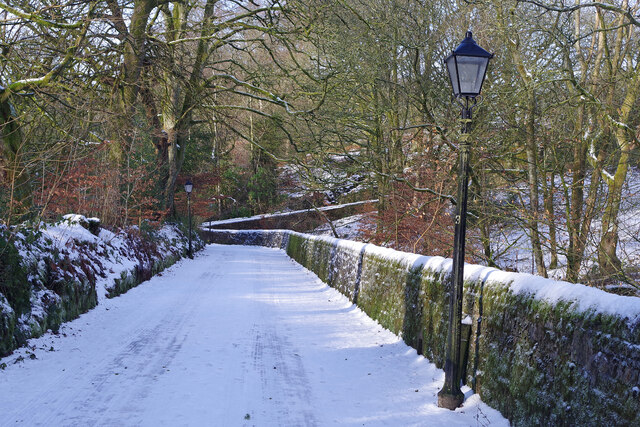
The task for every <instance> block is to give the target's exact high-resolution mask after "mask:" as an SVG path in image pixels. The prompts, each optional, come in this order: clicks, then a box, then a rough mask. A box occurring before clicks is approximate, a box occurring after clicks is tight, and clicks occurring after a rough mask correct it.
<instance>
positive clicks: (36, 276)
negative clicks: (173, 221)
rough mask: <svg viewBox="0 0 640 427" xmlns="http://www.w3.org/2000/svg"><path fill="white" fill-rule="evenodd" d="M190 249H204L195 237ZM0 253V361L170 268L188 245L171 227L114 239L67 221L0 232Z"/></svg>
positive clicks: (90, 225) (84, 223)
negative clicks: (64, 323)
mask: <svg viewBox="0 0 640 427" xmlns="http://www.w3.org/2000/svg"><path fill="white" fill-rule="evenodd" d="M194 243H195V244H194V248H195V249H199V248H201V247H202V246H203V244H202V241H201V240H200V239H199V238H198V237H197V236H194ZM0 246H2V247H3V248H4V249H5V250H4V251H2V252H0V253H1V254H2V259H0V267H2V266H6V268H0V270H2V271H0V273H2V274H9V276H8V277H0V280H3V281H4V282H5V283H4V286H3V288H2V289H3V292H5V293H6V295H2V294H1V293H0V324H1V325H0V354H6V353H7V352H10V351H11V350H12V349H13V348H15V347H16V346H19V345H22V344H23V343H25V342H26V340H27V339H28V338H30V337H33V336H39V335H41V334H42V333H44V332H45V331H46V330H47V329H52V330H54V331H56V330H57V329H58V328H59V327H60V324H61V323H62V322H65V321H67V320H70V319H73V318H75V317H78V315H80V314H81V313H83V312H86V311H87V310H89V309H91V308H93V307H94V306H95V305H96V304H98V303H99V302H100V301H102V300H104V299H105V298H108V297H113V296H116V295H118V294H121V293H123V292H126V291H127V290H128V289H129V288H131V287H132V286H135V285H137V284H138V283H140V282H141V281H144V280H147V279H149V278H150V277H151V276H152V275H153V274H155V273H157V272H158V271H160V270H162V269H164V268H165V267H167V266H168V265H171V264H173V263H174V262H175V261H176V260H178V259H179V258H181V257H182V256H184V255H185V254H186V251H187V246H188V240H187V237H186V236H185V235H184V234H183V233H182V232H181V231H180V230H179V229H178V228H177V226H174V225H165V226H163V227H162V228H160V229H158V230H154V229H151V228H145V229H144V230H140V229H139V228H138V227H131V228H129V229H126V230H118V231H116V232H113V231H109V230H106V229H103V228H101V227H100V220H99V219H97V218H86V217H84V216H82V215H76V214H69V215H65V216H64V217H63V219H62V221H59V222H57V223H54V224H45V223H41V224H38V226H37V227H36V228H31V229H30V228H25V227H23V228H21V229H20V230H16V229H8V228H6V227H0ZM12 254H13V255H12ZM7 272H9V273H7ZM7 307H8V308H9V309H7Z"/></svg>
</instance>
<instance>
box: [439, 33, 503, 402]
mask: <svg viewBox="0 0 640 427" xmlns="http://www.w3.org/2000/svg"><path fill="white" fill-rule="evenodd" d="M492 57H493V54H491V53H489V52H487V51H486V50H484V49H483V48H481V47H480V46H478V45H477V44H476V42H475V41H474V40H473V37H472V34H471V31H467V35H466V37H465V39H464V40H463V41H462V43H460V45H459V46H458V47H457V48H456V50H454V51H453V52H452V53H451V55H449V56H448V57H447V58H446V59H445V60H444V62H445V65H446V67H447V71H448V73H449V78H450V79H451V86H452V87H453V94H454V95H455V98H456V101H457V102H458V104H460V106H461V107H462V119H461V122H462V134H461V135H460V148H459V150H460V170H459V173H458V201H457V204H456V216H455V235H454V240H453V289H452V290H451V297H450V301H449V332H448V335H447V348H446V355H445V358H446V359H445V363H444V372H445V379H444V386H443V387H442V390H440V392H439V393H438V406H440V407H443V408H448V409H455V408H457V407H459V406H460V405H461V404H462V402H463V400H464V394H463V393H462V391H461V390H460V380H461V378H460V372H461V370H462V367H461V366H460V335H461V323H462V288H463V280H464V244H465V234H466V231H467V230H466V229H467V187H468V184H469V159H470V157H471V147H470V143H469V131H470V130H471V110H472V109H473V107H475V105H476V97H477V96H478V95H479V94H480V90H481V89H482V83H483V82H484V78H485V75H486V73H487V65H488V64H489V60H490V59H491V58H492Z"/></svg>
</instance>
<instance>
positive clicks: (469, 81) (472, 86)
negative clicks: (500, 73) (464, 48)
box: [456, 56, 489, 96]
mask: <svg viewBox="0 0 640 427" xmlns="http://www.w3.org/2000/svg"><path fill="white" fill-rule="evenodd" d="M456 59H457V62H458V74H459V80H460V94H462V95H469V96H477V95H478V94H479V93H480V89H481V88H482V81H483V79H484V74H485V71H486V70H487V64H488V63H489V59H488V58H482V57H477V56H458V57H457V58H456ZM456 95H457V94H456Z"/></svg>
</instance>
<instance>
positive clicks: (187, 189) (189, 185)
mask: <svg viewBox="0 0 640 427" xmlns="http://www.w3.org/2000/svg"><path fill="white" fill-rule="evenodd" d="M184 191H185V192H186V193H187V209H188V211H189V254H188V255H189V258H193V251H192V250H191V192H192V191H193V183H192V182H191V180H190V179H187V182H185V183H184Z"/></svg>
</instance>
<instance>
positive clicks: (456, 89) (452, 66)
mask: <svg viewBox="0 0 640 427" xmlns="http://www.w3.org/2000/svg"><path fill="white" fill-rule="evenodd" d="M445 62H446V64H447V71H448V72H449V78H450V79H451V87H452V88H453V94H454V95H455V96H458V95H460V86H459V84H458V70H456V59H455V56H454V55H451V56H449V57H448V58H447V59H445Z"/></svg>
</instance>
